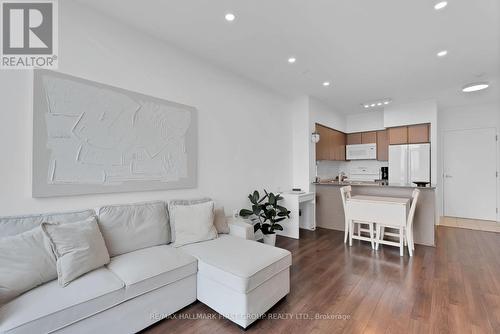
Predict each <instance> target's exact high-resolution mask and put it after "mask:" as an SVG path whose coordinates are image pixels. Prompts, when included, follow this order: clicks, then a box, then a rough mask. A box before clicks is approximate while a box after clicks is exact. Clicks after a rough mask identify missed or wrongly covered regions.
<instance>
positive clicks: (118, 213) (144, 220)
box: [98, 201, 170, 257]
mask: <svg viewBox="0 0 500 334" xmlns="http://www.w3.org/2000/svg"><path fill="white" fill-rule="evenodd" d="M98 211H99V214H98V217H99V227H100V229H101V233H102V235H103V237H104V241H105V242H106V246H107V248H108V252H109V255H110V256H112V257H113V256H116V255H120V254H124V253H128V252H133V251H135V250H138V249H141V248H146V247H152V246H158V245H162V244H167V243H169V242H170V227H169V225H168V216H167V208H166V204H165V203H164V202H160V201H157V202H147V203H136V204H126V205H110V206H104V207H101V208H99V210H98Z"/></svg>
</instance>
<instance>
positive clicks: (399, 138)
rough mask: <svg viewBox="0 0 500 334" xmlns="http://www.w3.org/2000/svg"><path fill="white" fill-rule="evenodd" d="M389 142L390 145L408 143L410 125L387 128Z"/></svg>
mask: <svg viewBox="0 0 500 334" xmlns="http://www.w3.org/2000/svg"><path fill="white" fill-rule="evenodd" d="M387 133H388V137H389V144H390V145H399V144H408V127H407V126H399V127H396V128H389V129H387Z"/></svg>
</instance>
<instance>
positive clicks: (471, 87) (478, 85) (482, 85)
mask: <svg viewBox="0 0 500 334" xmlns="http://www.w3.org/2000/svg"><path fill="white" fill-rule="evenodd" d="M489 86H490V84H489V83H487V82H475V83H471V84H468V85H465V86H464V87H463V88H462V92H464V93H472V92H477V91H480V90H483V89H486V88H488V87H489Z"/></svg>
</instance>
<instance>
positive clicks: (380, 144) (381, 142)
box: [377, 130, 389, 161]
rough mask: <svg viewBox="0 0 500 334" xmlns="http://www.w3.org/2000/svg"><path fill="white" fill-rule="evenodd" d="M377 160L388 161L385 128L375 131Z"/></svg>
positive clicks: (387, 140)
mask: <svg viewBox="0 0 500 334" xmlns="http://www.w3.org/2000/svg"><path fill="white" fill-rule="evenodd" d="M377 160H379V161H389V138H388V137H387V130H380V131H377Z"/></svg>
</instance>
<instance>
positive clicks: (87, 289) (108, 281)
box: [0, 268, 124, 333]
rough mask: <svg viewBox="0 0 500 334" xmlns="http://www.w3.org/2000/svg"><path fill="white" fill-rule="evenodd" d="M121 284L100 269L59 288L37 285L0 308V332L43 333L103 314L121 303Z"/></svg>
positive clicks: (108, 272)
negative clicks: (102, 312)
mask: <svg viewBox="0 0 500 334" xmlns="http://www.w3.org/2000/svg"><path fill="white" fill-rule="evenodd" d="M123 286H124V283H123V282H122V281H121V280H120V279H119V278H118V277H116V276H115V275H114V274H113V273H112V272H111V271H109V270H108V269H106V268H100V269H97V270H94V271H91V272H90V273H87V274H85V275H83V276H81V277H79V278H77V279H76V280H74V281H73V282H72V283H71V284H70V285H68V286H67V287H64V288H63V287H61V286H59V284H58V283H57V281H56V280H54V281H51V282H49V283H46V284H44V285H41V286H39V287H37V288H35V289H33V290H30V291H28V292H26V293H25V294H23V295H21V296H19V297H18V298H16V299H14V300H13V301H11V302H10V303H7V304H5V305H4V306H3V307H2V308H0V332H1V333H3V332H6V333H8V332H9V331H12V332H16V333H17V332H19V333H47V332H50V331H53V330H56V329H58V328H61V327H63V326H65V325H68V324H71V323H72V322H75V321H78V320H81V319H84V318H87V317H89V316H91V315H93V314H96V313H99V312H101V311H103V310H106V309H108V308H110V307H112V306H114V305H116V304H117V303H119V302H121V301H122V300H123V299H124V289H122V288H123Z"/></svg>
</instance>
